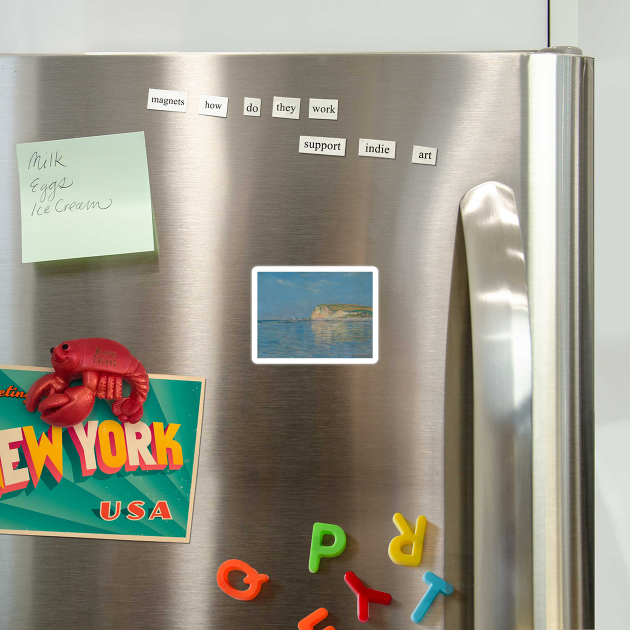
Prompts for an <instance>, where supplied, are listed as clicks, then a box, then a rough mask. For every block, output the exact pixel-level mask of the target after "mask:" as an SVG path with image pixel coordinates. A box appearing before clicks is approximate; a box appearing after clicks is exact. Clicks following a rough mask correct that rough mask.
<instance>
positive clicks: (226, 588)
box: [217, 560, 269, 602]
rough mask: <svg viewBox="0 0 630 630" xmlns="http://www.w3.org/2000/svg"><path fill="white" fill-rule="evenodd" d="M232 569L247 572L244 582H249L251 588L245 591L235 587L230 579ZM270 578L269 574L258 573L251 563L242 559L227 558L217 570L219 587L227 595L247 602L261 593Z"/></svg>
mask: <svg viewBox="0 0 630 630" xmlns="http://www.w3.org/2000/svg"><path fill="white" fill-rule="evenodd" d="M230 571H242V572H243V573H245V577H244V578H243V583H244V584H249V588H248V589H247V590H245V591H240V590H239V589H236V588H234V587H233V586H232V585H231V584H230V580H229V579H228V576H229V574H230ZM268 580H269V576H268V575H265V574H264V573H258V571H256V569H254V568H252V567H250V566H249V564H247V563H246V562H243V561H242V560H226V561H225V562H224V563H223V564H222V565H221V566H220V567H219V570H218V571H217V584H218V585H219V588H220V589H221V590H222V591H223V592H224V593H225V594H226V595H229V596H230V597H233V598H234V599H240V600H241V601H245V602H249V601H251V600H252V599H254V598H255V597H257V596H258V594H259V593H260V589H261V588H262V585H263V584H264V583H265V582H267V581H268Z"/></svg>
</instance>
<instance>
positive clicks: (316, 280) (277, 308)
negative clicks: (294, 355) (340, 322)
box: [258, 271, 372, 319]
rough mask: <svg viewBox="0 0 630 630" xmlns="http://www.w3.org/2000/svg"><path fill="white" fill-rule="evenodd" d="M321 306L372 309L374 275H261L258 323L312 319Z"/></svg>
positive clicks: (334, 273) (327, 273)
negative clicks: (314, 310)
mask: <svg viewBox="0 0 630 630" xmlns="http://www.w3.org/2000/svg"><path fill="white" fill-rule="evenodd" d="M318 304H357V305H359V306H372V272H371V271H358V272H336V271H335V272H321V273H320V272H299V271H297V272H293V271H291V272H286V271H274V272H271V271H261V272H259V273H258V319H298V318H310V316H311V313H312V312H313V309H314V308H315V307H316V306H317V305H318Z"/></svg>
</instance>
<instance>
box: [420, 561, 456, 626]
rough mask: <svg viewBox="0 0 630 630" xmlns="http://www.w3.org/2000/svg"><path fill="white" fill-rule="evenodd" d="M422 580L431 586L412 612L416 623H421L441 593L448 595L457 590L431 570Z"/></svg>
mask: <svg viewBox="0 0 630 630" xmlns="http://www.w3.org/2000/svg"><path fill="white" fill-rule="evenodd" d="M422 581H423V582H424V583H425V584H428V585H429V588H428V589H427V592H426V593H425V594H424V597H423V598H422V599H421V600H420V603H419V604H418V605H417V606H416V609H415V610H414V611H413V612H412V613H411V621H413V622H414V623H420V622H421V621H422V619H423V618H424V616H425V615H426V614H427V611H428V610H429V607H430V606H431V604H432V603H433V602H434V601H435V598H436V597H437V596H438V595H439V594H440V593H442V594H443V595H446V596H447V597H448V596H449V595H452V594H453V591H454V590H455V589H454V588H453V586H452V584H449V583H448V582H447V581H446V580H443V579H442V578H441V577H438V576H437V575H435V573H431V571H427V572H426V573H425V574H424V575H423V576H422Z"/></svg>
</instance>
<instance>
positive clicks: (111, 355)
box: [26, 337, 149, 427]
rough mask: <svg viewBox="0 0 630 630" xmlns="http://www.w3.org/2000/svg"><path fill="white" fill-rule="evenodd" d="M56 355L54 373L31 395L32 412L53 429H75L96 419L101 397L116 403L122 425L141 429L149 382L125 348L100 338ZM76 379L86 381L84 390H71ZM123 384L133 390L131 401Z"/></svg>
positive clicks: (66, 345)
mask: <svg viewBox="0 0 630 630" xmlns="http://www.w3.org/2000/svg"><path fill="white" fill-rule="evenodd" d="M50 354H51V358H50V361H51V363H52V366H53V369H54V372H53V373H52V374H46V375H45V376H42V377H41V378H39V379H38V380H37V381H35V383H33V385H32V386H31V388H30V389H29V390H28V394H27V396H26V408H27V409H28V411H35V409H37V410H38V411H39V412H40V414H41V418H42V420H43V421H44V422H47V423H48V424H51V425H52V426H55V427H72V426H74V425H76V424H79V423H81V422H83V421H84V420H85V419H86V418H87V417H88V416H89V415H90V412H91V411H92V408H93V407H94V401H95V399H96V397H98V398H104V399H105V400H113V401H114V404H113V405H112V411H113V412H114V415H115V416H117V418H118V419H119V420H120V421H121V422H130V423H132V424H135V423H136V422H138V420H140V418H142V405H143V404H144V402H145V400H146V399H147V394H148V393H149V376H148V375H147V373H146V371H145V369H144V366H143V365H142V363H140V361H138V359H136V357H134V356H133V355H132V354H131V352H129V350H127V348H125V346H123V345H122V344H120V343H117V342H116V341H112V340H111V339H101V338H99V337H93V338H90V339H73V340H72V341H64V342H63V343H60V344H59V345H58V346H56V347H54V348H51V349H50ZM76 378H82V379H83V384H82V385H78V386H76V387H70V381H72V380H73V379H76ZM123 379H124V380H126V381H127V382H128V383H129V384H130V385H131V395H130V396H128V397H127V398H123V393H122V382H123Z"/></svg>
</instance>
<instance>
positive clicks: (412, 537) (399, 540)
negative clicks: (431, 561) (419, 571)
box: [388, 512, 427, 567]
mask: <svg viewBox="0 0 630 630" xmlns="http://www.w3.org/2000/svg"><path fill="white" fill-rule="evenodd" d="M394 525H396V527H397V528H398V531H399V532H400V536H396V538H394V539H393V540H392V541H391V542H390V543H389V549H388V553H389V557H390V559H391V561H392V562H393V563H394V564H402V565H404V566H407V567H417V566H419V564H420V562H421V561H422V547H423V545H424V532H425V530H426V528H427V519H426V516H419V517H418V520H417V521H416V531H415V533H414V532H412V531H411V528H410V527H409V525H408V524H407V521H406V520H405V517H404V516H403V515H402V514H400V512H396V514H394ZM405 545H412V547H411V553H404V552H403V547H404V546H405Z"/></svg>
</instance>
